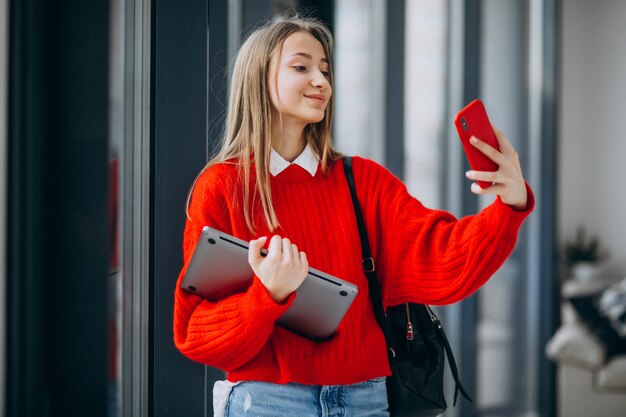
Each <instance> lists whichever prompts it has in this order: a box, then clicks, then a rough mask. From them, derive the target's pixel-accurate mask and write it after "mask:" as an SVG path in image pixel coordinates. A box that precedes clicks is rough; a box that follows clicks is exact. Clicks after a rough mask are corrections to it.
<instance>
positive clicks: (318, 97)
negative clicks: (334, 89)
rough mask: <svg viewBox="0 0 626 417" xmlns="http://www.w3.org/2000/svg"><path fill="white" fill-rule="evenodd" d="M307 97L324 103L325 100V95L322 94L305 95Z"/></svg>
mask: <svg viewBox="0 0 626 417" xmlns="http://www.w3.org/2000/svg"><path fill="white" fill-rule="evenodd" d="M305 97H306V98H308V99H311V100H313V101H315V102H317V103H319V104H324V103H325V102H326V97H324V96H305Z"/></svg>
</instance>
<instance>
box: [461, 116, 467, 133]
mask: <svg viewBox="0 0 626 417" xmlns="http://www.w3.org/2000/svg"><path fill="white" fill-rule="evenodd" d="M461 127H462V128H463V130H467V120H465V117H461Z"/></svg>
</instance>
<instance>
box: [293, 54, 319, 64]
mask: <svg viewBox="0 0 626 417" xmlns="http://www.w3.org/2000/svg"><path fill="white" fill-rule="evenodd" d="M294 56H301V57H303V58H308V59H313V56H311V55H310V54H307V53H306V52H294V53H293V54H291V55H289V58H292V57H294ZM322 62H326V63H328V60H327V59H326V58H322Z"/></svg>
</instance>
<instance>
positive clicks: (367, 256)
mask: <svg viewBox="0 0 626 417" xmlns="http://www.w3.org/2000/svg"><path fill="white" fill-rule="evenodd" d="M343 169H344V171H345V174H346V179H347V180H348V186H349V187H350V196H351V197H352V205H353V206H354V214H355V216H356V222H357V226H358V228H359V235H360V236H361V254H362V259H363V260H362V265H363V271H364V272H365V276H367V281H368V283H369V289H370V298H371V300H372V304H373V305H374V314H376V321H377V322H378V325H379V326H380V328H381V329H382V330H383V333H384V334H385V339H387V346H389V344H390V343H389V342H390V338H389V333H388V329H387V322H386V321H385V310H384V308H383V303H382V299H383V297H382V293H381V292H380V285H379V284H378V277H377V276H376V265H375V263H374V258H372V255H371V250H370V243H369V239H368V238H367V232H366V231H365V222H364V221H363V213H362V212H361V205H360V204H359V200H358V199H357V196H356V187H355V185H354V175H352V158H351V157H349V156H348V157H345V158H344V160H343Z"/></svg>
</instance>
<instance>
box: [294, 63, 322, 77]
mask: <svg viewBox="0 0 626 417" xmlns="http://www.w3.org/2000/svg"><path fill="white" fill-rule="evenodd" d="M291 68H293V69H294V70H295V71H296V72H302V73H307V72H308V71H309V67H307V66H306V65H292V66H291ZM320 72H321V73H322V75H323V76H324V77H326V78H328V77H330V71H320Z"/></svg>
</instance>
